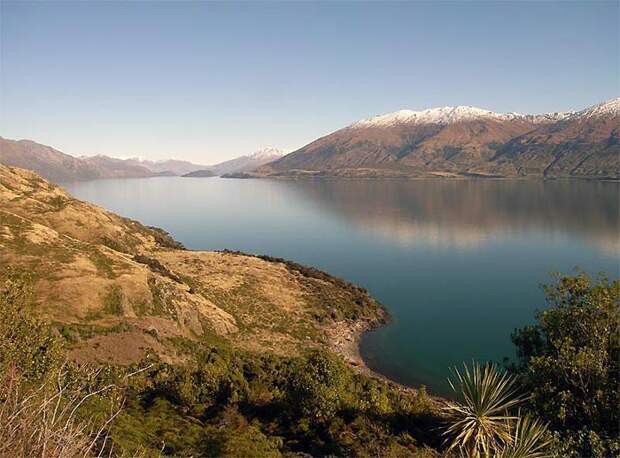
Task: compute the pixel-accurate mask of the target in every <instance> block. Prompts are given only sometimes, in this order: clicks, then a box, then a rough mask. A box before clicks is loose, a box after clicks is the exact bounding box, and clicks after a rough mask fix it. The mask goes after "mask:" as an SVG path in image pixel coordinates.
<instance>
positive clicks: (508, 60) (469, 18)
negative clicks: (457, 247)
mask: <svg viewBox="0 0 620 458" xmlns="http://www.w3.org/2000/svg"><path fill="white" fill-rule="evenodd" d="M618 13H619V6H618V3H617V2H592V3H586V2H571V3H566V2H565V3H561V2H560V3H552V2H545V3H540V4H534V3H483V2H481V3H467V4H463V3H441V4H431V3H424V2H417V3H385V2H380V3H363V4H358V3H269V2H265V3H262V2H261V3H206V2H199V3H184V2H179V3H167V2H157V3H114V2H91V3H80V2H63V3H52V2H49V3H30V2H12V1H2V2H1V3H0V26H1V31H0V38H1V59H0V64H1V67H0V89H1V93H0V120H1V122H2V131H1V132H0V135H1V136H3V137H7V138H14V139H21V138H28V139H32V140H34V141H37V142H40V143H44V144H47V145H50V146H53V147H55V148H57V149H59V150H61V151H63V152H66V153H69V154H72V155H75V156H80V155H95V154H105V155H109V156H114V157H138V156H139V157H142V158H145V159H149V160H163V159H167V158H175V159H184V160H190V161H193V162H196V163H202V164H212V163H216V162H219V161H224V160H227V159H231V158H233V157H236V156H240V155H244V154H249V153H252V152H254V151H256V150H258V149H261V148H263V147H267V146H273V147H277V148H282V149H286V150H291V151H292V150H295V149H297V148H299V147H301V146H303V145H305V144H307V143H308V142H310V141H312V140H314V139H316V138H318V137H320V136H323V135H325V134H327V133H329V132H332V131H334V130H337V129H339V128H341V127H343V126H345V125H348V124H350V123H352V122H354V121H356V120H358V119H362V118H368V117H370V116H373V115H377V114H382V113H388V112H393V111H397V110H400V109H414V110H422V109H426V108H430V107H437V106H446V105H472V106H477V107H481V108H485V109H489V110H492V111H497V112H522V113H543V112H556V111H567V110H574V109H582V108H585V107H587V106H590V105H593V104H596V103H599V102H602V101H604V100H608V99H611V98H614V97H618V95H619V93H620V90H619V87H618V81H619V74H618V71H619V70H618V68H619V57H618V56H619V40H618V35H619V26H618V20H617V19H618ZM541 44H544V46H542V45H541Z"/></svg>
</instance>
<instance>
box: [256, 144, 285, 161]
mask: <svg viewBox="0 0 620 458" xmlns="http://www.w3.org/2000/svg"><path fill="white" fill-rule="evenodd" d="M285 154H286V151H284V150H281V149H278V148H271V147H268V148H263V149H261V150H258V151H255V152H254V153H252V154H248V156H247V157H249V158H252V159H270V158H276V157H282V156H284V155H285Z"/></svg>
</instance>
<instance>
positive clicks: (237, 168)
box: [208, 148, 286, 175]
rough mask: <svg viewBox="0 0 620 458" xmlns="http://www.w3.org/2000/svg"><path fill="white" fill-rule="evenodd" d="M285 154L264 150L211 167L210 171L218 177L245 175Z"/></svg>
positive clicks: (277, 150) (273, 150) (281, 151)
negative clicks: (231, 174)
mask: <svg viewBox="0 0 620 458" xmlns="http://www.w3.org/2000/svg"><path fill="white" fill-rule="evenodd" d="M285 154H286V152H285V151H284V150H281V149H278V148H263V149H260V150H258V151H255V152H253V153H250V154H247V155H245V156H240V157H237V158H235V159H231V160H229V161H224V162H221V163H219V164H215V165H211V166H209V167H208V169H209V170H211V171H213V172H214V173H215V174H216V175H226V174H230V173H244V172H249V171H252V170H254V169H255V168H257V167H260V166H262V165H265V164H268V163H270V162H272V161H275V160H277V159H280V158H281V157H282V156H284V155H285Z"/></svg>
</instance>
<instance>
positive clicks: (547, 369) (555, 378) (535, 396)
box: [512, 274, 620, 457]
mask: <svg viewBox="0 0 620 458" xmlns="http://www.w3.org/2000/svg"><path fill="white" fill-rule="evenodd" d="M545 292H546V297H547V303H548V308H547V309H545V310H543V311H541V312H540V313H538V314H537V323H536V324H534V325H530V326H526V327H524V328H522V329H519V330H517V331H515V332H514V333H513V335H512V340H513V342H514V344H515V345H516V346H517V356H518V363H517V364H516V365H515V367H514V368H513V369H514V370H515V372H516V374H517V375H518V377H519V382H520V383H521V384H522V386H523V388H524V390H526V391H527V392H528V393H531V398H530V399H529V401H528V407H529V409H530V410H531V411H533V412H535V413H536V414H537V415H538V416H540V417H541V418H542V419H543V420H544V421H546V422H549V425H550V429H551V430H552V431H554V433H555V436H556V438H557V443H556V448H557V449H558V453H559V454H562V455H564V456H595V457H599V456H601V457H602V456H612V455H613V456H616V455H617V454H618V453H619V452H620V440H619V439H618V437H619V433H620V431H619V429H620V383H619V382H620V370H619V364H620V333H619V329H620V324H619V323H620V282H618V281H614V282H609V280H607V279H606V278H598V279H597V280H592V279H591V278H589V277H588V276H587V275H586V274H579V275H577V276H572V277H571V276H563V277H560V278H559V279H558V281H557V283H556V284H554V285H550V286H546V287H545Z"/></svg>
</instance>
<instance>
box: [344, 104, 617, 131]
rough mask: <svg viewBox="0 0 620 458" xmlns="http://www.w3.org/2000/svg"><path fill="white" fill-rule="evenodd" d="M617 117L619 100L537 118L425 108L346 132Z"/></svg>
mask: <svg viewBox="0 0 620 458" xmlns="http://www.w3.org/2000/svg"><path fill="white" fill-rule="evenodd" d="M618 113H620V97H618V98H615V99H612V100H608V101H606V102H603V103H600V104H598V105H594V106H592V107H589V108H586V109H584V110H581V111H566V112H559V113H543V114H537V115H530V114H521V113H495V112H493V111H489V110H485V109H482V108H477V107H472V106H464V105H460V106H456V107H451V106H447V107H439V108H429V109H426V110H422V111H413V110H399V111H395V112H393V113H387V114H384V115H379V116H374V117H372V118H367V119H362V120H360V121H357V122H354V123H353V124H351V125H350V126H349V128H364V127H387V126H394V125H398V124H440V125H446V124H454V123H457V122H463V121H472V120H476V119H495V120H498V121H512V120H518V119H522V120H525V121H531V122H535V123H548V122H556V121H561V120H564V119H569V118H575V117H596V116H605V115H610V114H611V115H614V114H618Z"/></svg>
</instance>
